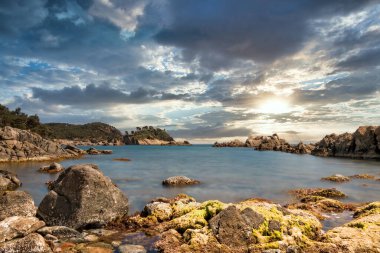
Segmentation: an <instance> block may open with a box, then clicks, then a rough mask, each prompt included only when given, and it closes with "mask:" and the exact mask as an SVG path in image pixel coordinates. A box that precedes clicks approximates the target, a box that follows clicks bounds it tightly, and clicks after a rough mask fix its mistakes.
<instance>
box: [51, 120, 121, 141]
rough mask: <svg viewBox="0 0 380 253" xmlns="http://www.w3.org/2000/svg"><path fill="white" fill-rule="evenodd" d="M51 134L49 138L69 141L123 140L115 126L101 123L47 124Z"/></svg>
mask: <svg viewBox="0 0 380 253" xmlns="http://www.w3.org/2000/svg"><path fill="white" fill-rule="evenodd" d="M45 125H46V126H47V127H48V129H49V130H50V131H49V132H50V133H49V136H48V137H49V138H53V139H68V140H97V141H101V140H107V141H109V142H110V141H113V140H120V141H122V140H123V135H122V134H121V132H120V131H119V130H118V129H116V128H115V127H113V126H110V125H108V124H105V123H101V122H94V123H88V124H84V125H74V124H67V123H48V124H45Z"/></svg>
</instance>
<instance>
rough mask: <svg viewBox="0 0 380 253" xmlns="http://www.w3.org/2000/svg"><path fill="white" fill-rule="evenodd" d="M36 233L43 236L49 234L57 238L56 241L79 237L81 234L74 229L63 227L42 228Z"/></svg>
mask: <svg viewBox="0 0 380 253" xmlns="http://www.w3.org/2000/svg"><path fill="white" fill-rule="evenodd" d="M37 232H38V233H39V234H41V235H43V236H46V235H48V234H50V235H53V236H55V237H57V238H58V239H63V238H72V237H80V236H81V234H80V233H79V232H78V231H76V230H75V229H72V228H69V227H65V226H52V227H43V228H41V229H39V230H38V231H37Z"/></svg>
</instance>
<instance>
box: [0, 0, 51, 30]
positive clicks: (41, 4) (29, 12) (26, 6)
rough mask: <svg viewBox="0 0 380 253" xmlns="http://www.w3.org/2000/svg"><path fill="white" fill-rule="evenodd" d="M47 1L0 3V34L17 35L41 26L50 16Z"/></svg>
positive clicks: (7, 0) (25, 0)
mask: <svg viewBox="0 0 380 253" xmlns="http://www.w3.org/2000/svg"><path fill="white" fill-rule="evenodd" d="M46 2H47V0H24V1H23V0H4V1H0V33H2V34H15V33H18V32H21V31H22V30H25V29H28V28H30V27H33V26H35V25H38V24H40V23H41V22H42V21H43V20H44V19H45V18H46V16H47V15H48V10H47V9H46V8H45V4H46Z"/></svg>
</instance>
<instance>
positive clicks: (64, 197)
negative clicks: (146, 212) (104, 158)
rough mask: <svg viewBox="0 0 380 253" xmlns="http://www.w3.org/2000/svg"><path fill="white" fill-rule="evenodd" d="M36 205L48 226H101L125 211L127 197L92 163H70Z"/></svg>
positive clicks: (77, 227)
mask: <svg viewBox="0 0 380 253" xmlns="http://www.w3.org/2000/svg"><path fill="white" fill-rule="evenodd" d="M51 189H52V190H51V191H50V192H49V193H48V194H47V195H46V196H45V198H44V199H43V200H42V202H41V204H40V206H39V207H38V211H37V212H38V215H39V216H40V217H42V219H43V220H44V221H45V222H46V224H48V225H49V226H68V227H71V228H75V229H79V228H86V227H87V228H88V227H100V226H102V225H104V224H105V223H107V222H110V221H112V220H114V219H117V218H119V217H122V216H124V215H126V214H127V213H128V199H127V197H125V196H124V194H123V193H122V192H121V190H120V189H118V188H117V187H116V186H115V185H114V184H113V183H112V182H111V180H110V179H109V178H108V177H105V176H104V175H103V174H102V173H101V172H100V171H99V170H98V169H96V168H94V166H92V165H88V164H82V165H75V166H71V167H69V168H68V169H66V170H65V171H64V172H62V173H61V174H60V175H59V177H58V179H57V180H56V181H54V182H53V183H52V185H51Z"/></svg>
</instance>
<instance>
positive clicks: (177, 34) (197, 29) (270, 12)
mask: <svg viewBox="0 0 380 253" xmlns="http://www.w3.org/2000/svg"><path fill="white" fill-rule="evenodd" d="M169 2H170V3H169V8H170V13H171V20H172V22H171V24H170V25H168V26H167V27H165V28H164V29H162V30H161V31H160V32H158V33H157V35H156V37H155V38H156V40H157V41H158V42H159V43H162V44H165V45H174V46H178V47H181V48H184V49H186V50H185V53H186V58H188V59H193V58H195V56H196V55H198V56H199V57H200V59H201V62H202V61H205V62H207V58H210V59H211V61H214V59H213V58H216V61H214V63H215V62H218V64H219V65H224V64H227V63H229V61H228V60H227V58H230V57H232V58H243V59H253V60H255V61H263V62H268V61H272V60H275V59H278V58H280V57H282V56H285V55H288V54H292V53H294V52H297V51H298V50H300V49H301V48H302V47H303V43H304V42H305V41H306V39H308V38H309V37H310V36H312V34H313V28H312V27H311V26H310V23H309V21H311V20H313V19H322V18H327V17H330V16H332V15H339V14H342V13H343V14H347V13H348V12H350V11H352V10H355V9H358V8H360V7H362V6H364V5H366V4H368V3H369V2H371V1H355V0H348V1H347V0H338V1H329V0H322V1H314V0H308V1H294V0H276V1H261V0H254V1H252V0H246V1H239V4H236V1H231V0H221V1H220V0H217V1H216V0H195V1H187V0H173V1H169ZM206 65H207V64H206ZM211 66H212V68H215V67H216V66H213V64H212V63H211Z"/></svg>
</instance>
